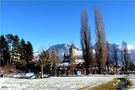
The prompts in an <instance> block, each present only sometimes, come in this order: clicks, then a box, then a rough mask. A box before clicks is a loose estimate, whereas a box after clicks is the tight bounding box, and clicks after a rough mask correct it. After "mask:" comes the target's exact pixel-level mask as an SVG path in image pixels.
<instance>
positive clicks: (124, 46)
mask: <svg viewBox="0 0 135 90" xmlns="http://www.w3.org/2000/svg"><path fill="white" fill-rule="evenodd" d="M122 56H123V58H122V61H123V65H124V71H126V72H127V71H128V67H129V63H130V56H129V53H128V48H127V43H126V42H124V41H123V42H122Z"/></svg>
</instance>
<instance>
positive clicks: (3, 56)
mask: <svg viewBox="0 0 135 90" xmlns="http://www.w3.org/2000/svg"><path fill="white" fill-rule="evenodd" d="M9 59H10V54H9V48H8V43H7V41H6V39H5V37H4V36H3V35H2V36H0V65H4V64H7V62H8V61H9Z"/></svg>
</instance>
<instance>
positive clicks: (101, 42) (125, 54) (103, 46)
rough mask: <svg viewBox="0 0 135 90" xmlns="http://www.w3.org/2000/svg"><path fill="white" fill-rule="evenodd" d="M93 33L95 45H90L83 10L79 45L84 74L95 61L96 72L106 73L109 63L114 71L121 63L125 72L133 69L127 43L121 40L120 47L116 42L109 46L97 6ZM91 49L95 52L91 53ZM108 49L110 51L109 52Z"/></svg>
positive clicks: (89, 33)
mask: <svg viewBox="0 0 135 90" xmlns="http://www.w3.org/2000/svg"><path fill="white" fill-rule="evenodd" d="M94 14H95V34H96V44H95V47H92V41H91V29H90V28H89V25H88V14H87V11H86V10H84V11H83V12H82V16H81V32H80V33H81V46H82V51H83V59H84V60H85V69H86V74H87V75H88V74H89V73H90V72H91V70H90V68H91V67H95V66H93V65H94V64H93V62H96V67H97V68H98V69H97V73H99V74H102V73H104V72H105V73H107V71H108V72H109V65H111V64H112V65H113V66H114V67H115V68H116V71H117V69H118V67H119V63H120V62H122V63H121V67H122V69H123V71H124V72H127V71H128V70H129V69H130V70H131V69H132V70H133V69H134V68H135V67H134V64H133V62H132V61H131V58H130V54H129V51H128V48H127V43H126V42H124V41H123V42H122V45H121V46H122V47H121V48H120V51H119V49H118V48H119V47H118V45H116V44H113V46H112V48H110V47H109V43H108V42H107V40H106V35H105V30H104V22H103V17H102V14H101V11H100V9H99V8H95V10H94ZM93 49H94V50H95V53H93ZM110 51H111V52H112V53H111V54H110Z"/></svg>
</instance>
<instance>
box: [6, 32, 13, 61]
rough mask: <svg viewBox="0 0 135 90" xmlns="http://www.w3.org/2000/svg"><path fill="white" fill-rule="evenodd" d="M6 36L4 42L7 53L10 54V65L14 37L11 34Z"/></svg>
mask: <svg viewBox="0 0 135 90" xmlns="http://www.w3.org/2000/svg"><path fill="white" fill-rule="evenodd" d="M5 36H6V41H7V43H8V48H9V53H10V60H9V63H10V64H11V63H12V61H13V59H14V56H13V38H14V36H13V35H12V34H7V35H5Z"/></svg>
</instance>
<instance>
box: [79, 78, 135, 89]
mask: <svg viewBox="0 0 135 90" xmlns="http://www.w3.org/2000/svg"><path fill="white" fill-rule="evenodd" d="M123 78H124V79H125V80H128V78H127V77H123ZM120 82H121V80H120V79H118V78H115V79H113V80H112V81H109V82H107V83H103V84H99V85H97V86H93V87H88V86H87V87H84V88H81V89H79V90H116V89H117V87H118V86H119V84H120ZM128 82H129V83H128V86H127V87H126V88H125V89H123V90H128V89H129V88H130V87H131V86H132V85H133V84H132V82H131V81H130V80H128Z"/></svg>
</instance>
